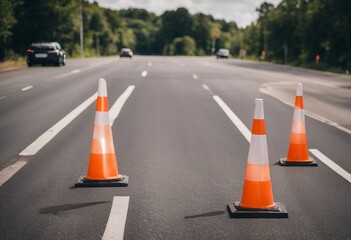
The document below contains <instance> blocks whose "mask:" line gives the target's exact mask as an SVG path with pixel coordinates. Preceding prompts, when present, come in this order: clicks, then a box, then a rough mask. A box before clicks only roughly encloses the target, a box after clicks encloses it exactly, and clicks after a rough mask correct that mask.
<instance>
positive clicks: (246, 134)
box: [213, 95, 251, 142]
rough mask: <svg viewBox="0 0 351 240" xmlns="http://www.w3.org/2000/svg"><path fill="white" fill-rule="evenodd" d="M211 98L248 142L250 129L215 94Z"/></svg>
mask: <svg viewBox="0 0 351 240" xmlns="http://www.w3.org/2000/svg"><path fill="white" fill-rule="evenodd" d="M213 99H214V100H215V101H216V102H217V104H218V105H219V106H220V107H221V108H222V110H223V111H224V112H225V114H227V116H228V117H229V119H230V120H231V121H232V123H233V124H234V125H235V126H236V127H237V128H238V129H239V131H240V132H241V134H242V135H243V136H244V137H245V138H246V140H247V141H248V142H250V141H251V131H250V130H249V129H248V128H247V127H246V126H245V124H244V123H243V122H242V121H241V120H240V119H239V118H238V116H237V115H236V114H235V113H234V112H233V111H232V110H231V109H230V108H229V107H228V105H227V104H226V103H225V102H224V101H223V100H222V99H221V98H220V97H218V96H217V95H214V96H213Z"/></svg>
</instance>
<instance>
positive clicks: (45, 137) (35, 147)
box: [19, 92, 97, 156]
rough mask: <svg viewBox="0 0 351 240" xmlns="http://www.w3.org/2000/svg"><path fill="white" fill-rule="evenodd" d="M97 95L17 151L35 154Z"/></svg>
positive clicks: (30, 154)
mask: <svg viewBox="0 0 351 240" xmlns="http://www.w3.org/2000/svg"><path fill="white" fill-rule="evenodd" d="M96 97H97V92H96V93H95V94H93V95H92V96H91V97H89V98H88V99H87V100H85V101H84V102H83V103H82V104H80V105H79V106H78V107H76V108H75V109H74V110H73V111H72V112H70V113H69V114H67V115H66V116H65V117H64V118H62V119H61V120H60V121H59V122H57V123H56V124H55V125H53V126H52V127H51V128H49V129H48V130H47V131H46V132H45V133H43V134H42V135H41V136H40V137H38V138H37V139H36V140H35V141H34V142H33V143H31V144H30V145H29V146H28V147H26V148H25V149H24V150H23V151H22V152H20V153H19V155H21V156H32V155H35V154H36V153H37V152H38V151H39V150H40V149H41V148H42V147H44V146H45V145H46V144H47V143H48V142H49V141H50V140H51V139H53V138H54V137H55V136H56V135H57V134H58V133H59V132H60V131H61V130H62V129H63V128H65V127H66V126H67V125H68V124H69V123H70V122H71V121H73V120H74V119H75V118H76V117H77V116H78V115H79V114H80V113H81V112H83V111H84V110H85V109H86V108H87V107H89V106H90V105H91V104H92V103H93V102H94V101H95V100H96Z"/></svg>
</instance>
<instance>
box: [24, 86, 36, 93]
mask: <svg viewBox="0 0 351 240" xmlns="http://www.w3.org/2000/svg"><path fill="white" fill-rule="evenodd" d="M32 88H33V86H32V85H30V86H28V87H25V88H22V92H24V91H27V90H29V89H32Z"/></svg>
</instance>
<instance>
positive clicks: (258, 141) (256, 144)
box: [247, 134, 268, 164]
mask: <svg viewBox="0 0 351 240" xmlns="http://www.w3.org/2000/svg"><path fill="white" fill-rule="evenodd" d="M247 163H250V164H268V150H267V138H266V135H254V134H252V136H251V143H250V148H249V156H248V157H247Z"/></svg>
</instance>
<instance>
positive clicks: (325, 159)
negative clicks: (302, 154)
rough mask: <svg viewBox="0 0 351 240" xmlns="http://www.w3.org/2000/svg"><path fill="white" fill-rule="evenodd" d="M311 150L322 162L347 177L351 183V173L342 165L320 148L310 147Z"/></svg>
mask: <svg viewBox="0 0 351 240" xmlns="http://www.w3.org/2000/svg"><path fill="white" fill-rule="evenodd" d="M309 151H310V152H311V153H312V154H313V155H314V156H316V157H317V158H318V159H319V160H320V161H321V162H323V163H324V164H325V165H327V166H328V167H329V168H331V169H332V170H334V171H335V172H336V173H337V174H339V175H340V176H341V177H343V178H345V179H346V180H347V181H348V182H349V183H351V174H350V173H348V172H347V171H345V170H344V169H343V168H342V167H340V166H339V165H338V164H336V163H335V162H334V161H333V160H331V159H330V158H328V157H327V156H325V155H324V154H323V153H321V152H320V151H319V150H318V149H309Z"/></svg>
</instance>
